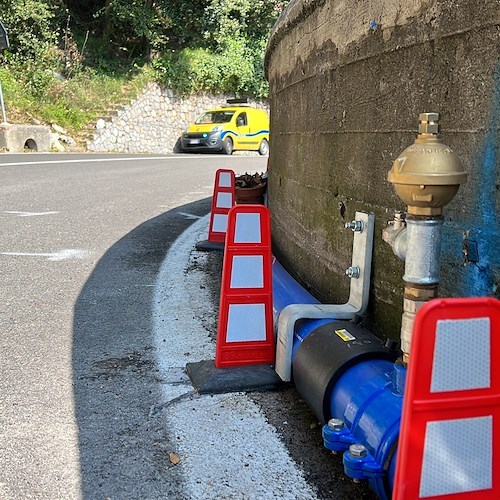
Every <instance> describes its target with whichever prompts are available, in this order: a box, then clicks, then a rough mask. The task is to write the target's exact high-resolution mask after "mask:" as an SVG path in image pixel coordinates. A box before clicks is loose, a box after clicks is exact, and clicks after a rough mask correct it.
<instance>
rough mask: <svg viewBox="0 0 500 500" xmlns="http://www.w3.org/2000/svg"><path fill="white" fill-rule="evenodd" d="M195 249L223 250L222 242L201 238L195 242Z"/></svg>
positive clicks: (203, 250) (205, 250) (204, 250)
mask: <svg viewBox="0 0 500 500" xmlns="http://www.w3.org/2000/svg"><path fill="white" fill-rule="evenodd" d="M195 247H196V250H198V251H199V252H223V251H224V243H221V242H218V241H209V240H203V241H198V242H197V243H196V246H195Z"/></svg>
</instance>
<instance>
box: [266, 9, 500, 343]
mask: <svg viewBox="0 0 500 500" xmlns="http://www.w3.org/2000/svg"><path fill="white" fill-rule="evenodd" d="M499 25H500V10H499V9H498V2H497V1H495V0H486V1H485V2H476V1H474V0H415V1H414V2H405V1H402V0H401V1H399V0H370V1H368V2H359V1H356V0H293V1H292V2H291V3H290V4H289V6H288V7H287V9H286V11H285V12H284V13H283V14H282V16H281V17H280V19H279V20H278V23H277V24H276V26H275V27H274V29H273V33H272V35H271V38H270V41H269V44H268V50H267V54H266V71H267V75H268V79H269V83H270V110H271V152H270V161H269V191H270V205H271V210H272V222H273V238H274V245H275V251H276V253H277V254H278V256H279V258H280V259H281V260H282V261H283V263H284V264H285V265H286V266H287V267H288V268H290V269H294V270H295V271H296V277H298V278H299V279H300V280H301V281H302V282H303V283H304V284H306V285H307V286H308V287H309V288H310V289H311V290H312V292H313V293H314V294H316V295H317V296H318V297H319V298H320V299H322V300H323V301H328V302H330V301H331V302H334V303H335V302H336V303H341V302H345V301H346V300H347V296H348V287H349V280H348V279H347V278H346V277H345V276H344V270H345V269H346V267H348V266H349V265H350V259H351V245H352V235H351V234H349V232H348V231H346V230H345V229H343V226H344V223H345V222H346V221H349V220H351V218H352V217H353V216H354V212H355V211H356V210H364V211H371V212H374V213H375V214H376V217H377V226H376V242H375V250H374V267H373V273H372V279H373V284H372V293H371V305H370V308H369V312H368V316H367V323H368V324H369V325H370V326H372V327H373V328H374V330H375V331H379V332H381V333H383V334H385V335H389V336H393V337H395V338H396V337H398V335H399V325H400V313H401V308H402V288H403V282H402V279H401V277H402V275H403V263H402V262H401V261H399V260H398V259H397V258H396V257H395V256H394V255H393V253H392V250H391V249H390V247H389V246H388V245H387V244H386V243H384V242H383V241H382V239H381V232H382V227H383V226H384V225H385V223H386V222H387V221H388V220H389V219H391V218H392V214H393V212H394V211H395V210H403V209H404V208H405V207H404V206H403V204H402V202H401V201H400V200H399V198H398V197H397V196H396V195H395V193H394V191H393V188H392V186H391V185H390V184H389V183H388V182H387V181H386V177H387V172H388V171H389V169H390V168H391V165H392V162H393V161H394V159H395V158H396V157H397V156H398V154H399V153H400V152H401V151H402V150H403V149H404V148H406V147H407V146H409V145H410V144H411V143H412V142H413V141H414V139H415V137H416V130H417V127H418V115H419V113H421V112H425V111H436V112H439V113H441V116H442V119H441V126H442V132H443V142H445V143H446V144H448V145H449V146H451V147H452V149H454V150H455V151H456V152H457V153H458V155H459V156H460V158H461V159H462V161H463V163H464V165H465V168H466V170H467V171H468V172H469V180H468V182H467V184H466V185H465V186H464V187H462V188H461V189H460V191H459V193H458V196H457V197H456V198H455V200H454V201H453V202H452V203H451V204H450V205H449V206H448V207H447V208H446V209H445V218H446V222H445V229H444V241H443V252H442V266H441V275H442V284H441V287H440V291H441V295H442V296H470V295H496V296H498V294H499V286H500V276H499V275H500V229H499V223H498V213H499V209H500V201H499V190H500V180H499V175H500V174H499V163H500V162H499V144H500V134H499V124H500V60H499V54H500V26H499Z"/></svg>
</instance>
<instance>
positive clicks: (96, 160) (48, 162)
mask: <svg viewBox="0 0 500 500" xmlns="http://www.w3.org/2000/svg"><path fill="white" fill-rule="evenodd" d="M181 158H197V159H199V160H213V156H210V155H207V156H189V155H187V156H144V157H137V158H85V159H80V160H44V161H20V162H15V163H0V167H16V166H20V165H55V164H60V163H99V162H108V161H144V160H179V159H181ZM230 158H231V157H229V156H226V157H224V156H221V158H220V159H221V160H222V159H226V160H228V159H230ZM237 158H238V159H242V158H249V159H252V160H254V161H255V158H253V157H251V156H238V157H237Z"/></svg>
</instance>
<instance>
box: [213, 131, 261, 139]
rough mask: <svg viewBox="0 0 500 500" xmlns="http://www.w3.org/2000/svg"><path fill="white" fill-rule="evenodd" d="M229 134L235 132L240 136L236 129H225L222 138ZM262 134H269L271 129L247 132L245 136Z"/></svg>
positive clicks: (234, 133)
mask: <svg viewBox="0 0 500 500" xmlns="http://www.w3.org/2000/svg"><path fill="white" fill-rule="evenodd" d="M227 134H233V135H235V136H236V137H238V132H235V131H234V130H225V131H224V132H222V133H221V135H220V138H221V139H224V137H226V135H227ZM262 134H269V130H265V129H264V130H259V131H258V132H254V133H253V134H245V137H255V136H257V135H262Z"/></svg>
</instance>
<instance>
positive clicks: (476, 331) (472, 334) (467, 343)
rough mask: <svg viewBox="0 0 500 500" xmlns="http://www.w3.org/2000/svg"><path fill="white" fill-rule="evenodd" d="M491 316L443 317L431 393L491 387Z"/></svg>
mask: <svg viewBox="0 0 500 500" xmlns="http://www.w3.org/2000/svg"><path fill="white" fill-rule="evenodd" d="M490 358H491V348H490V318H474V319H460V320H457V319H454V320H439V321H438V322H437V327H436V343H435V347H434V359H433V363H432V379H431V392H444V391H464V390H466V389H484V388H487V387H490V385H491V376H490V365H491V363H490Z"/></svg>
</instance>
